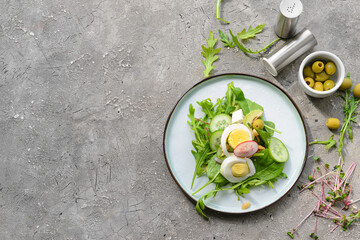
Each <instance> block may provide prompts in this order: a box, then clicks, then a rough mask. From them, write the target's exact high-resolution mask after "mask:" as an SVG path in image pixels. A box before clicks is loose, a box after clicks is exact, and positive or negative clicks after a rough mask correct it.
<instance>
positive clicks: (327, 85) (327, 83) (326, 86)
mask: <svg viewBox="0 0 360 240" xmlns="http://www.w3.org/2000/svg"><path fill="white" fill-rule="evenodd" d="M334 86H335V83H334V81H333V80H330V79H329V80H326V81H325V82H324V91H327V90H330V89H332V88H333V87H334Z"/></svg>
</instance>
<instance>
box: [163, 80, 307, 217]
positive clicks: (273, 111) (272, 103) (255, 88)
mask: <svg viewBox="0 0 360 240" xmlns="http://www.w3.org/2000/svg"><path fill="white" fill-rule="evenodd" d="M230 82H234V85H235V87H240V88H241V90H242V91H243V92H244V94H245V97H246V98H248V99H250V100H252V101H254V102H256V103H258V104H260V105H261V106H263V108H264V118H265V119H266V120H270V121H273V122H274V123H275V125H276V129H277V130H279V131H281V132H282V133H281V134H278V133H275V134H274V136H275V137H277V138H279V139H281V140H282V142H283V143H284V144H285V145H286V147H287V149H288V151H289V155H290V158H289V160H288V161H287V162H286V164H285V168H284V172H285V173H286V174H287V176H288V178H286V179H279V181H278V182H276V183H275V184H274V186H275V189H272V188H270V187H269V186H259V187H254V188H251V189H250V193H249V194H247V195H245V198H240V201H239V200H238V198H237V196H236V195H235V193H234V191H220V192H218V193H217V194H216V197H215V198H208V199H206V200H205V201H204V203H205V205H206V207H207V208H210V209H213V210H215V211H219V212H225V213H236V214H240V213H246V212H253V211H257V210H260V209H263V208H264V207H267V206H269V205H271V204H273V203H275V202H276V201H278V200H279V199H280V198H282V197H283V196H284V195H286V193H287V192H288V191H289V190H290V189H291V188H292V187H293V186H294V185H295V183H296V181H297V180H298V178H299V177H300V175H301V173H302V170H303V168H304V165H305V161H306V159H307V152H308V150H307V146H308V139H307V135H306V128H305V124H304V121H303V118H302V116H301V113H300V111H299V109H298V107H297V106H296V104H295V103H294V101H293V100H292V99H291V97H290V96H289V95H288V94H287V93H286V92H285V91H283V90H281V89H280V88H279V87H277V86H275V85H274V84H272V83H271V82H269V81H267V80H265V79H261V78H259V77H255V76H251V75H245V74H223V75H218V76H214V77H210V78H207V79H205V80H203V81H201V82H200V83H198V84H196V85H195V86H193V87H192V88H191V89H190V90H189V91H187V92H186V93H185V94H184V95H183V96H182V98H181V99H180V100H179V101H178V103H177V104H176V106H175V107H174V109H173V111H172V112H171V114H170V116H169V119H168V122H167V124H166V127H165V133H164V153H165V160H166V163H167V165H168V168H169V170H170V172H171V174H172V176H173V178H174V180H175V181H176V183H177V184H178V185H179V186H180V188H181V189H182V190H183V191H184V193H185V194H186V195H187V196H188V197H190V198H191V199H193V200H195V201H197V200H198V199H199V198H200V197H201V196H202V195H203V194H205V193H206V192H208V191H209V190H211V189H213V188H214V186H215V185H213V184H210V185H209V186H207V187H206V188H204V189H203V190H201V191H200V192H199V193H197V194H195V195H194V196H192V193H193V192H194V191H195V190H196V189H198V188H200V187H201V186H203V185H204V184H205V183H206V182H207V181H208V180H209V179H208V178H207V176H202V177H199V178H196V179H195V183H194V187H193V189H190V185H191V181H192V176H193V173H194V169H195V159H194V157H193V156H192V154H191V150H192V149H193V147H192V143H191V142H192V140H193V139H194V133H193V131H192V130H191V129H190V127H189V125H188V124H187V121H188V117H187V115H188V113H189V104H190V103H192V104H193V106H194V108H195V116H200V117H201V116H202V112H201V108H200V107H199V106H198V104H197V103H196V102H197V101H201V100H204V99H206V98H210V99H211V100H212V101H213V102H216V99H218V98H221V97H223V96H225V93H226V91H227V84H228V83H230ZM245 201H249V202H250V203H251V206H250V208H248V209H246V210H242V209H241V205H242V204H243V203H244V202H245Z"/></svg>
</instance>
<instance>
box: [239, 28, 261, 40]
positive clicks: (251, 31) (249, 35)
mask: <svg viewBox="0 0 360 240" xmlns="http://www.w3.org/2000/svg"><path fill="white" fill-rule="evenodd" d="M264 27H265V24H260V25H257V26H256V27H255V28H252V27H251V26H250V27H249V29H248V30H247V31H246V29H245V28H244V29H243V30H242V31H241V32H239V33H238V34H237V36H238V37H239V38H240V39H242V40H246V39H249V38H253V37H255V36H256V34H258V33H261V32H262V30H263V29H264Z"/></svg>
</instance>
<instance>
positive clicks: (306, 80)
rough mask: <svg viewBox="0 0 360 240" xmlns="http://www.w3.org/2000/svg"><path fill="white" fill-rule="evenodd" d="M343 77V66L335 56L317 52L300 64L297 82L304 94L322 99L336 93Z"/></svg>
mask: <svg viewBox="0 0 360 240" xmlns="http://www.w3.org/2000/svg"><path fill="white" fill-rule="evenodd" d="M344 77H345V68H344V64H343V63H342V61H341V60H340V58H339V57H337V56H336V55H335V54H333V53H330V52H327V51H317V52H313V53H311V54H309V55H308V56H307V57H306V58H305V59H304V60H303V61H302V63H301V65H300V69H299V74H298V80H299V83H300V86H301V87H302V88H303V90H304V91H305V93H306V94H308V95H309V96H312V97H316V98H324V97H328V96H330V95H332V94H333V93H334V92H336V91H337V90H338V89H339V87H340V85H341V83H342V81H343V80H344Z"/></svg>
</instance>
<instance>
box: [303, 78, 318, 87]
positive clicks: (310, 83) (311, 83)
mask: <svg viewBox="0 0 360 240" xmlns="http://www.w3.org/2000/svg"><path fill="white" fill-rule="evenodd" d="M304 80H305V82H306V84H307V85H308V86H309V87H311V88H313V87H314V84H315V81H314V79H312V78H311V77H307V78H305V79H304Z"/></svg>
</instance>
